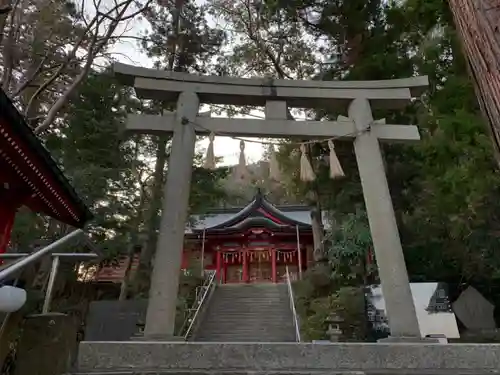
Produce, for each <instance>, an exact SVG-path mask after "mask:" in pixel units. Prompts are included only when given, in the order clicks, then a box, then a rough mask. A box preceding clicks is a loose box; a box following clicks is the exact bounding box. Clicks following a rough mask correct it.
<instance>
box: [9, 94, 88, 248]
mask: <svg viewBox="0 0 500 375" xmlns="http://www.w3.org/2000/svg"><path fill="white" fill-rule="evenodd" d="M22 206H27V207H28V208H29V209H30V210H32V211H34V212H38V213H43V214H45V215H48V216H50V217H52V218H54V219H57V220H59V221H61V222H63V223H65V224H69V225H71V226H74V227H77V228H82V227H83V226H84V225H85V223H86V222H87V221H88V220H89V219H91V218H92V214H91V213H90V211H89V210H88V209H87V207H86V206H85V205H84V204H83V203H82V201H81V200H80V199H79V198H78V196H77V194H76V193H75V191H74V190H73V188H72V187H71V185H70V184H69V182H68V180H67V179H66V178H65V177H64V175H63V174H62V172H61V170H60V169H59V168H58V167H57V165H56V163H55V161H54V160H53V159H52V157H51V156H50V154H49V152H48V151H47V150H46V149H45V147H44V146H43V145H42V144H41V142H40V141H39V139H38V138H37V137H36V136H35V134H34V133H33V131H32V130H31V128H30V127H29V126H28V125H27V124H26V122H25V121H24V118H23V117H22V116H21V114H20V113H19V112H18V111H17V109H16V108H15V107H14V105H13V104H12V102H11V101H10V100H9V98H8V97H7V95H6V94H5V92H3V91H2V90H0V253H3V252H5V251H6V248H7V245H8V243H9V241H10V233H11V230H12V226H13V224H14V219H15V216H16V213H17V211H18V209H19V208H20V207H22Z"/></svg>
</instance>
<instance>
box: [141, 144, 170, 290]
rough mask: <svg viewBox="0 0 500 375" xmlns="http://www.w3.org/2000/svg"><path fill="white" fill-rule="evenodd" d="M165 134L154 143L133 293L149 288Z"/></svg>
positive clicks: (164, 154)
mask: <svg viewBox="0 0 500 375" xmlns="http://www.w3.org/2000/svg"><path fill="white" fill-rule="evenodd" d="M167 141H168V138H167V136H160V137H159V139H158V141H157V143H156V163H155V171H154V174H153V181H154V183H153V188H152V191H151V201H150V204H149V210H148V212H147V215H148V217H147V218H146V220H147V221H146V231H147V234H146V243H145V244H144V246H143V248H142V251H141V255H140V258H139V265H138V267H137V272H136V275H135V278H134V279H135V280H134V294H136V295H142V294H144V293H146V294H147V292H148V290H149V275H150V271H151V264H152V260H153V254H154V253H155V249H156V241H157V238H158V233H157V230H158V212H159V211H160V208H161V202H162V195H163V186H164V178H163V171H164V169H165V164H166V162H167V153H166V148H167Z"/></svg>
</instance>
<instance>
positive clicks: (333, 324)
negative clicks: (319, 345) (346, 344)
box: [326, 313, 344, 342]
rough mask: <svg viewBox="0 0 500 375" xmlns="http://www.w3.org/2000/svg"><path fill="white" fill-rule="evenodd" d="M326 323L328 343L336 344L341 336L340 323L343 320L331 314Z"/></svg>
mask: <svg viewBox="0 0 500 375" xmlns="http://www.w3.org/2000/svg"><path fill="white" fill-rule="evenodd" d="M326 322H327V323H328V331H327V332H326V333H327V334H328V335H329V336H330V341H331V342H338V341H339V339H340V336H341V335H342V330H341V329H340V323H342V322H344V319H342V318H341V317H340V316H339V315H337V314H336V313H332V314H330V315H329V316H328V318H327V321H326Z"/></svg>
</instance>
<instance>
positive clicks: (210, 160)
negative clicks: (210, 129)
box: [204, 133, 215, 170]
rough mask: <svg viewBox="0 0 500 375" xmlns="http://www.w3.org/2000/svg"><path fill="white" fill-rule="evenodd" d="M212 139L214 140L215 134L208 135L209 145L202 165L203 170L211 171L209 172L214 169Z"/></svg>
mask: <svg viewBox="0 0 500 375" xmlns="http://www.w3.org/2000/svg"><path fill="white" fill-rule="evenodd" d="M214 139H215V134H214V133H210V135H209V136H208V140H209V143H208V148H207V155H206V157H205V164H204V168H205V169H211V170H214V169H215V153H214Z"/></svg>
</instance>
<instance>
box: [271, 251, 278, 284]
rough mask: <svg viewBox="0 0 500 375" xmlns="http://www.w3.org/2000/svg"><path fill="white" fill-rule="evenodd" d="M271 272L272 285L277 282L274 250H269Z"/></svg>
mask: <svg viewBox="0 0 500 375" xmlns="http://www.w3.org/2000/svg"><path fill="white" fill-rule="evenodd" d="M271 272H272V280H273V283H276V282H277V275H276V249H271Z"/></svg>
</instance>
